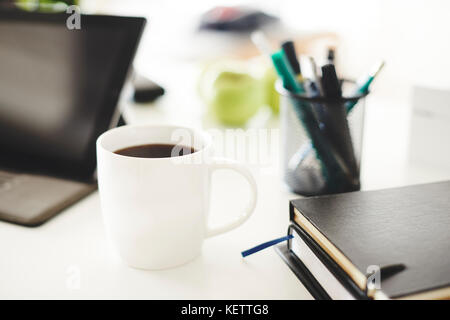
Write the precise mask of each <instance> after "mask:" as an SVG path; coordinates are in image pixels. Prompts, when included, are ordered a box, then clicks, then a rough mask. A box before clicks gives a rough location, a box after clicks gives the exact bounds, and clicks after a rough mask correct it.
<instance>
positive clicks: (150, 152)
mask: <svg viewBox="0 0 450 320" xmlns="http://www.w3.org/2000/svg"><path fill="white" fill-rule="evenodd" d="M194 152H196V150H195V149H194V148H192V147H186V146H183V145H179V144H177V145H175V144H142V145H139V146H133V147H127V148H123V149H119V150H117V151H115V152H114V153H116V154H120V155H122V156H128V157H135V158H170V157H179V156H185V155H187V154H191V153H194Z"/></svg>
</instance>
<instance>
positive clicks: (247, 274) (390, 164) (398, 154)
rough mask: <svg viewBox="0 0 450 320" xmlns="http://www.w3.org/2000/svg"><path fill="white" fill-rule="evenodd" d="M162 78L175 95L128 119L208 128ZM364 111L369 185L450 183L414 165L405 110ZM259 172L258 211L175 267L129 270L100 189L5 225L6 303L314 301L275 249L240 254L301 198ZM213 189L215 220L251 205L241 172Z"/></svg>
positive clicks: (2, 277) (277, 227)
mask: <svg viewBox="0 0 450 320" xmlns="http://www.w3.org/2000/svg"><path fill="white" fill-rule="evenodd" d="M144 69H145V68H144ZM147 70H151V68H149V69H147ZM165 71H167V70H165ZM168 72H170V70H168ZM177 72H179V73H178V74H180V70H179V69H178V70H177ZM179 78H183V77H182V76H181V77H179ZM160 79H161V80H160V81H161V82H163V84H164V85H165V86H166V88H167V89H168V90H167V91H168V94H167V96H165V97H164V98H163V99H161V100H160V101H159V102H158V104H157V105H155V106H150V105H146V106H137V105H128V106H126V107H125V115H126V117H127V119H128V120H129V121H130V122H132V123H181V124H187V125H195V126H203V127H208V126H210V125H208V124H207V122H205V121H200V119H201V117H200V115H201V110H202V107H201V106H202V104H201V103H200V102H199V101H198V100H195V98H194V97H193V96H192V93H193V90H190V89H189V88H184V87H180V86H178V88H183V89H178V90H175V91H176V93H177V94H175V93H174V90H172V88H173V87H171V86H168V82H167V81H164V79H163V77H160ZM192 82H193V81H192ZM183 83H184V84H186V83H190V81H189V78H187V79H186V78H184V81H183ZM187 87H189V86H187ZM175 88H176V87H175ZM366 108H367V113H366V130H365V142H364V144H365V148H364V158H363V167H362V180H363V188H364V189H366V190H367V189H378V188H385V187H395V186H400V185H406V184H412V183H421V182H429V181H437V180H444V179H446V178H447V179H448V178H450V174H449V172H448V171H442V170H438V169H436V168H427V167H426V166H420V165H415V166H412V165H408V164H407V159H406V154H407V130H408V127H407V124H408V109H407V108H406V107H402V106H399V105H395V104H394V103H386V102H385V101H375V100H369V101H368V104H367V106H366ZM275 122H276V121H275ZM272 123H273V121H272ZM380 128H382V130H380ZM254 171H255V175H256V179H257V182H258V187H259V200H258V205H257V209H256V212H255V214H254V215H253V216H252V217H251V218H250V219H249V220H248V221H247V222H246V223H245V224H244V225H243V226H241V227H240V228H238V229H236V230H234V231H231V232H229V233H227V234H224V235H221V236H217V237H215V238H211V239H208V240H206V241H205V243H204V247H203V253H202V255H201V256H200V257H198V258H197V259H195V260H194V261H192V262H190V263H188V264H186V265H184V266H181V267H178V268H175V269H170V270H164V271H143V270H136V269H132V268H130V267H128V266H126V265H124V264H123V263H122V262H121V261H120V260H119V258H118V257H117V256H116V254H115V252H114V250H113V249H112V248H111V246H110V245H109V242H108V240H107V239H106V237H105V232H104V229H103V225H102V220H101V212H100V204H99V197H98V193H97V192H96V193H93V194H92V195H90V196H88V197H87V198H86V199H84V200H82V201H80V202H79V203H77V204H76V205H74V206H72V207H70V208H68V209H67V210H65V211H64V212H62V213H61V214H59V215H58V216H56V217H55V218H53V219H52V220H50V221H49V222H47V223H46V224H44V225H42V226H40V227H38V228H25V227H21V226H16V225H13V224H9V223H4V222H0V298H62V299H66V298H68V299H70V298H126V299H128V298H133V299H166V298H167V299H310V298H311V295H310V294H309V293H308V292H307V291H306V289H305V288H304V287H303V285H302V284H301V283H300V282H299V281H298V280H297V278H296V277H295V276H294V274H293V273H292V272H291V271H290V270H289V269H288V267H287V266H286V265H285V264H284V263H283V262H282V260H281V259H280V258H279V257H278V256H277V254H276V253H275V251H274V250H273V249H268V250H265V251H262V252H260V253H257V254H254V255H252V256H249V257H247V258H246V259H243V258H241V256H240V252H241V251H242V250H245V249H248V248H250V247H252V246H254V245H256V244H259V243H261V242H264V241H267V240H270V239H273V238H276V237H280V236H283V235H284V234H285V233H286V229H287V225H288V200H289V199H292V198H295V197H296V196H295V195H293V194H291V193H289V192H287V191H286V190H285V189H284V188H283V186H282V184H281V183H280V178H279V176H278V175H277V171H276V170H265V171H258V170H254ZM219 181H220V183H219ZM213 185H214V189H213V195H212V216H213V217H214V219H219V220H220V217H225V218H226V216H227V214H231V215H232V214H233V213H234V212H236V210H239V208H241V207H242V206H243V205H244V203H245V197H246V192H247V189H246V185H245V183H244V182H243V181H241V180H240V178H239V177H238V176H236V175H233V174H229V173H228V172H219V173H218V174H217V177H216V178H215V180H214V182H213ZM230 198H232V199H233V201H229V199H230Z"/></svg>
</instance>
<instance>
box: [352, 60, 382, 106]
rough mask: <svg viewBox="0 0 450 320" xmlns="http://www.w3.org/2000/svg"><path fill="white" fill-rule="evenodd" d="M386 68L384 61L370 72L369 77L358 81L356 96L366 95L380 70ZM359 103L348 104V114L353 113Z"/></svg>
mask: <svg viewBox="0 0 450 320" xmlns="http://www.w3.org/2000/svg"><path fill="white" fill-rule="evenodd" d="M383 67H384V61H380V62H378V63H377V64H376V65H375V66H374V68H373V69H372V70H371V71H370V72H369V74H368V75H367V77H365V78H364V79H363V80H361V81H358V82H357V83H356V85H357V86H358V87H357V89H356V90H355V92H354V95H356V94H364V93H366V92H367V91H368V90H369V86H370V85H371V83H372V82H373V80H374V79H375V77H376V76H377V75H378V73H379V72H380V70H381V69H382V68H383ZM357 103H358V101H356V102H348V103H347V105H346V109H347V113H349V112H350V111H352V109H353V107H354V106H355V105H356V104H357Z"/></svg>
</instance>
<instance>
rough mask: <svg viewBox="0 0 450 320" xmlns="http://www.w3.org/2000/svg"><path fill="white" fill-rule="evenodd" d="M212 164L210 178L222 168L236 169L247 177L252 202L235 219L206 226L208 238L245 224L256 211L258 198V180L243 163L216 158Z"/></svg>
mask: <svg viewBox="0 0 450 320" xmlns="http://www.w3.org/2000/svg"><path fill="white" fill-rule="evenodd" d="M212 162H213V163H212V164H210V165H209V179H211V176H212V174H213V172H214V171H216V170H220V169H230V170H234V171H236V172H238V173H240V174H241V175H242V176H243V177H244V178H245V179H247V181H248V183H249V185H250V188H251V196H250V202H249V203H248V205H247V208H246V209H245V210H244V212H243V213H242V214H241V215H240V216H238V217H237V218H236V219H234V220H233V221H231V222H229V223H227V224H225V225H222V226H218V227H214V228H211V227H210V226H207V227H206V238H209V237H213V236H217V235H219V234H221V233H225V232H227V231H230V230H232V229H234V228H237V227H239V226H240V225H241V224H243V223H244V222H245V221H247V219H248V218H250V216H251V215H252V213H253V211H255V207H256V199H257V188H256V182H255V179H254V178H253V175H252V174H251V172H250V170H249V169H247V168H246V167H245V166H244V165H243V164H241V163H239V162H237V161H234V160H231V159H226V158H214V159H212Z"/></svg>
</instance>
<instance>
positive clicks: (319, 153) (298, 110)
mask: <svg viewBox="0 0 450 320" xmlns="http://www.w3.org/2000/svg"><path fill="white" fill-rule="evenodd" d="M276 88H277V91H278V92H279V94H280V110H281V113H280V120H281V125H280V126H281V157H282V158H281V169H282V174H283V180H284V182H285V183H286V185H287V186H288V187H289V189H290V190H292V191H293V192H295V193H297V194H300V195H304V196H314V195H323V194H332V193H341V192H350V191H357V190H360V188H361V183H360V166H361V154H362V141H363V129H364V104H365V97H366V96H367V94H368V92H366V93H364V94H357V95H351V96H349V95H345V92H347V91H350V92H356V86H355V82H354V81H350V80H344V81H343V82H342V89H343V92H344V95H343V97H340V98H335V99H330V98H325V97H321V96H317V97H311V95H308V94H294V93H292V92H290V91H288V90H286V89H285V88H283V86H282V84H281V82H277V84H276ZM345 119H346V120H345Z"/></svg>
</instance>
